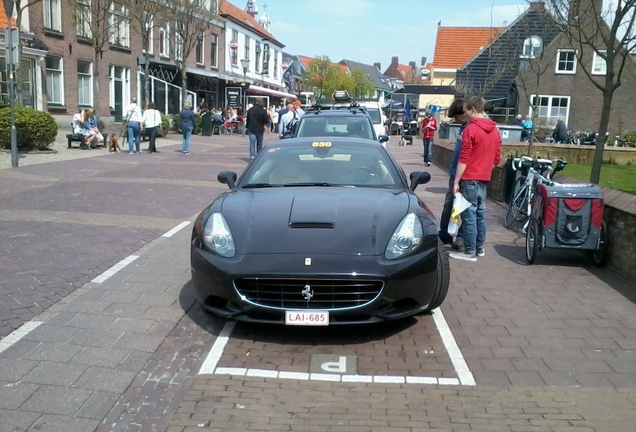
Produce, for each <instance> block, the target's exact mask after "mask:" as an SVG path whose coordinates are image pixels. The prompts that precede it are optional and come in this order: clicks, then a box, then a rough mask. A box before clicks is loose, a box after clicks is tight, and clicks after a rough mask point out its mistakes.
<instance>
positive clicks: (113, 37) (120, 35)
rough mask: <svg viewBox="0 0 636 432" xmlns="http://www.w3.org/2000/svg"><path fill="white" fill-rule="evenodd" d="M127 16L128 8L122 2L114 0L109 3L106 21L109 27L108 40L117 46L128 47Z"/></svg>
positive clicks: (128, 30)
mask: <svg viewBox="0 0 636 432" xmlns="http://www.w3.org/2000/svg"><path fill="white" fill-rule="evenodd" d="M127 17H128V10H127V9H126V6H124V4H122V3H119V2H116V1H114V2H112V3H111V4H110V14H109V15H108V22H109V24H110V26H111V27H110V35H109V37H108V42H110V43H111V44H113V45H115V46H117V47H123V48H130V26H129V24H128V18H127Z"/></svg>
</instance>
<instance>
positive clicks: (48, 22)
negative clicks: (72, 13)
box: [43, 0, 62, 31]
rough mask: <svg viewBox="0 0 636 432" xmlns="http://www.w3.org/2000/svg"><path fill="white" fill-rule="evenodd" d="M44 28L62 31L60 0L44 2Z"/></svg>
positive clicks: (45, 0) (46, 0)
mask: <svg viewBox="0 0 636 432" xmlns="http://www.w3.org/2000/svg"><path fill="white" fill-rule="evenodd" d="M43 9H44V28H47V29H50V30H56V31H62V0H44V4H43Z"/></svg>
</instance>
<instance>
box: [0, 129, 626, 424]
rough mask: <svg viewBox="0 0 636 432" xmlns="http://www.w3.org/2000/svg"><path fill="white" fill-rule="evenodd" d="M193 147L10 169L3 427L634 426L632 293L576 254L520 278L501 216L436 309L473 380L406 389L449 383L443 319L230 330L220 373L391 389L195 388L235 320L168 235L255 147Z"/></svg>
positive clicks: (244, 383) (246, 384) (515, 240)
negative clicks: (333, 374)
mask: <svg viewBox="0 0 636 432" xmlns="http://www.w3.org/2000/svg"><path fill="white" fill-rule="evenodd" d="M267 138H269V139H271V137H267ZM195 140H196V141H195V143H194V145H193V151H194V153H193V154H192V155H191V156H190V157H185V156H183V155H180V154H178V153H175V152H174V151H173V150H176V149H177V148H178V145H176V143H173V144H170V143H166V144H167V145H166V146H165V147H164V149H162V151H161V153H160V154H158V155H135V156H129V155H126V154H117V155H114V154H111V155H108V156H106V155H100V156H98V157H91V158H87V159H83V160H82V161H77V160H66V161H59V162H54V163H41V164H37V165H36V164H34V165H32V166H24V167H21V168H19V169H17V170H13V169H11V170H0V177H2V181H0V200H1V202H2V206H1V207H0V244H1V245H2V247H1V248H0V252H1V253H2V255H1V256H0V265H1V266H5V267H0V275H1V276H0V277H1V278H3V279H0V284H2V290H1V291H0V292H1V294H0V295H2V298H0V311H1V312H0V318H2V319H5V318H9V319H6V320H5V321H6V322H7V327H10V328H13V327H19V326H20V325H21V324H22V323H23V322H28V323H27V324H26V325H25V326H23V327H20V328H19V329H18V330H17V331H15V332H13V333H11V335H10V336H9V337H7V338H4V339H2V340H0V389H1V390H0V419H1V421H2V423H1V424H2V425H3V426H2V428H1V429H2V430H3V431H4V430H8V431H35V430H41V431H58V430H60V431H65V432H72V431H99V432H107V431H170V432H183V431H194V430H213V431H245V430H262V431H265V430H276V431H278V430H281V431H287V430H290V431H291V430H298V431H334V432H335V431H352V432H353V431H370V430H373V431H383V430H386V431H421V430H428V429H434V430H447V431H464V430H488V431H565V430H567V431H611V432H614V431H634V430H635V428H634V426H633V425H634V424H636V407H635V406H634V405H635V404H636V391H635V387H636V386H635V380H636V362H635V361H634V360H636V313H635V312H636V307H635V306H634V304H633V303H632V302H631V301H630V300H629V299H628V298H626V296H627V297H630V296H631V293H632V292H633V288H634V287H633V285H630V284H628V283H627V282H626V281H624V280H622V279H620V278H619V277H617V276H615V275H614V274H612V273H611V271H609V270H596V269H593V268H591V267H590V265H589V262H588V260H587V258H586V257H585V256H583V255H580V254H577V253H572V252H570V253H564V252H559V251H551V250H547V251H543V252H541V253H540V254H539V257H538V262H537V264H536V265H533V266H527V265H525V258H524V255H523V238H522V236H521V234H520V233H518V232H515V231H509V230H506V229H504V228H503V226H502V224H501V218H502V216H503V213H504V209H503V207H501V206H499V205H497V204H495V203H489V209H488V212H489V235H488V242H487V247H486V257H485V258H481V259H479V261H478V262H477V263H466V262H455V261H453V262H452V263H451V268H452V273H451V289H450V292H449V296H448V298H447V301H446V302H445V303H444V304H443V305H442V308H441V310H442V311H443V315H444V316H445V318H446V321H447V323H448V326H449V329H450V331H451V332H452V335H454V339H455V340H456V342H457V344H458V346H459V350H460V351H461V355H462V356H463V358H465V361H466V363H467V365H468V369H469V370H470V373H472V375H473V376H474V378H475V381H476V385H475V386H461V385H430V384H429V385H426V384H406V383H401V384H398V383H396V382H400V381H399V380H400V378H401V377H404V376H406V377H409V376H416V377H419V376H426V377H429V378H432V379H435V380H436V382H442V381H437V380H442V379H449V380H452V379H453V378H454V377H456V376H457V370H456V367H455V363H454V362H452V361H451V360H450V359H449V358H450V357H451V353H450V352H449V350H448V349H447V344H446V342H445V341H444V340H442V339H443V338H442V336H441V334H442V332H441V329H440V326H439V321H438V320H437V319H436V316H420V317H416V318H413V319H409V320H404V321H400V322H396V323H388V324H386V325H381V326H380V325H377V326H365V327H346V328H337V329H336V328H327V329H322V330H318V329H297V328H296V329H289V328H279V327H267V326H249V325H245V324H238V325H236V327H235V328H234V330H233V331H232V333H231V335H230V336H229V337H228V338H227V341H226V342H227V344H226V346H225V348H224V349H223V351H222V355H221V356H220V358H219V362H218V366H219V367H221V368H226V369H224V370H225V371H230V370H245V369H250V368H252V369H258V370H261V371H264V372H267V373H272V372H273V373H279V372H290V373H291V372H295V373H298V374H300V375H303V374H306V373H307V372H308V371H309V370H310V369H311V367H312V361H313V359H314V358H316V356H320V355H343V356H350V357H352V358H355V359H356V363H357V364H356V367H357V370H356V372H357V373H358V374H360V375H367V376H376V377H380V378H382V377H384V382H381V381H383V379H377V380H376V382H371V383H366V382H358V383H352V382H349V383H347V382H321V381H317V380H315V379H281V378H267V377H258V376H241V375H240V374H230V373H225V372H223V370H221V371H220V372H217V374H214V375H210V374H202V375H199V374H198V373H199V370H200V369H201V365H202V363H203V361H204V359H205V358H206V357H207V356H208V353H209V352H210V350H211V349H212V346H213V344H215V343H217V340H219V339H224V338H219V337H218V335H219V334H220V333H221V331H222V329H224V326H225V325H226V324H225V323H224V322H223V321H222V320H219V319H217V318H215V317H212V316H210V315H208V314H206V313H203V312H202V311H201V309H200V307H199V305H198V304H197V303H196V302H195V301H194V299H193V295H192V287H191V285H190V276H189V256H188V252H187V250H188V249H187V248H188V241H189V230H190V226H186V227H185V228H184V229H182V230H181V231H179V232H177V233H176V234H174V235H173V236H172V237H163V236H162V234H164V233H166V231H168V230H170V229H171V228H173V227H174V226H176V225H178V224H180V223H181V222H182V221H183V220H186V219H189V220H192V217H193V215H194V214H195V213H196V212H197V211H198V210H199V209H200V208H201V207H203V206H204V205H205V204H206V203H207V202H209V201H210V200H211V199H212V198H213V197H214V196H216V195H218V194H219V193H220V192H222V191H224V190H225V186H223V185H220V184H218V183H216V182H215V177H216V173H217V172H218V171H220V170H221V169H223V168H226V167H230V168H232V169H235V170H237V171H240V170H241V169H242V167H244V166H245V163H246V161H247V160H246V159H245V154H246V143H245V141H246V140H245V138H242V137H237V136H228V137H225V136H224V137H212V138H205V137H196V138H195ZM393 144H394V143H393ZM393 144H392V145H391V146H390V148H391V150H392V152H393V153H394V155H395V156H396V158H397V159H398V160H399V161H400V162H401V163H402V165H403V167H404V169H405V171H406V172H407V173H408V172H410V171H414V170H421V169H422V165H421V163H420V160H421V147H419V146H417V145H416V146H413V147H410V146H407V147H395V146H394V145H393ZM75 151H79V150H75ZM58 154H59V153H58ZM430 172H431V173H432V175H433V180H432V181H431V182H430V183H429V184H427V185H424V186H420V187H419V188H418V194H419V195H420V196H421V197H422V198H424V200H425V201H426V202H427V203H428V204H429V205H430V207H431V208H432V210H433V211H434V213H435V214H439V213H440V210H441V204H442V200H443V194H444V192H445V188H446V184H447V175H445V174H444V172H443V171H441V170H440V169H438V168H437V167H434V166H433V167H430ZM5 203H6V204H5ZM34 230H35V233H32V232H33V231H34ZM7 232H9V233H10V234H6V233H7ZM160 236H161V237H160ZM5 245H8V246H5ZM131 254H134V255H132V256H131ZM122 259H126V261H125V262H124V263H123V264H121V265H120V264H117V263H118V262H119V261H120V260H122ZM126 263H127V265H125V264H126ZM115 264H117V266H116V269H118V271H116V272H115V271H114V270H113V265H115ZM5 268H6V269H7V270H5ZM104 271H105V273H104ZM98 275H100V277H97V278H96V276H98ZM105 275H112V276H110V277H109V278H107V279H105ZM5 280H7V281H10V282H11V284H6V283H5ZM91 281H92V282H91ZM7 287H8V288H7ZM40 302H41V304H40ZM22 305H24V307H21V306H22ZM27 305H28V306H27ZM38 308H39V309H38ZM42 310H43V311H42ZM16 311H18V312H19V314H16ZM5 314H7V315H5ZM11 314H14V315H16V317H13V318H10V315H11ZM10 319H12V320H16V321H11V322H12V325H13V327H12V326H11V325H9V324H8V323H9V320H10ZM33 327H35V328H34V329H32V330H31V331H29V330H30V329H31V328H33ZM20 337H21V339H19V340H17V339H18V338H20ZM224 337H225V336H224ZM16 340H17V341H16ZM215 346H216V345H215ZM453 355H456V354H453ZM306 375H308V374H306Z"/></svg>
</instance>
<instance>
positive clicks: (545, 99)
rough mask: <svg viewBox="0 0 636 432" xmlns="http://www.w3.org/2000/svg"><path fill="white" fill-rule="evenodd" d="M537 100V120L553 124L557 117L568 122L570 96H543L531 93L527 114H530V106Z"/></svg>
mask: <svg viewBox="0 0 636 432" xmlns="http://www.w3.org/2000/svg"><path fill="white" fill-rule="evenodd" d="M535 101H537V110H538V114H539V122H540V123H546V124H548V125H550V126H554V125H556V123H557V120H559V118H561V119H563V121H565V124H568V117H569V114H570V97H569V96H544V95H539V99H538V100H537V96H536V95H533V96H532V99H531V101H530V102H531V106H530V112H529V115H532V107H533V106H534V104H535Z"/></svg>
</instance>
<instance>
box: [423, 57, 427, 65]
mask: <svg viewBox="0 0 636 432" xmlns="http://www.w3.org/2000/svg"><path fill="white" fill-rule="evenodd" d="M422 66H426V57H422Z"/></svg>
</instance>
